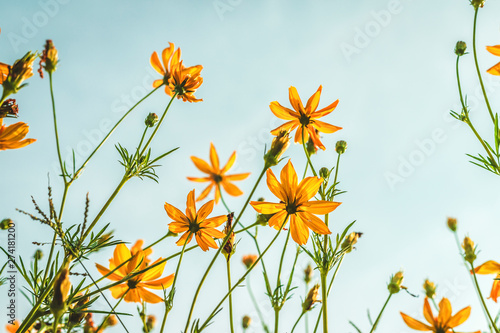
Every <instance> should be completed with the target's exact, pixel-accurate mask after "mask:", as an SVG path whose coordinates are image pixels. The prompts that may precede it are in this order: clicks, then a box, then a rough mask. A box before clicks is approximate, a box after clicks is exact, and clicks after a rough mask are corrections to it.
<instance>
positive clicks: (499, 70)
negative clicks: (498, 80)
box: [486, 45, 500, 75]
mask: <svg viewBox="0 0 500 333" xmlns="http://www.w3.org/2000/svg"><path fill="white" fill-rule="evenodd" d="M486 50H488V52H490V53H491V54H493V55H496V56H499V57H500V45H495V46H486ZM487 72H488V73H490V74H492V75H500V62H499V63H498V64H496V65H495V66H493V67H491V68H490V69H488V71H487Z"/></svg>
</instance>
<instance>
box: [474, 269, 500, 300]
mask: <svg viewBox="0 0 500 333" xmlns="http://www.w3.org/2000/svg"><path fill="white" fill-rule="evenodd" d="M474 271H475V272H476V273H477V274H496V275H497V276H496V278H497V279H500V264H499V263H497V262H496V261H493V260H489V261H487V262H485V263H484V264H482V265H480V266H478V267H476V268H475V269H474ZM499 296H500V280H493V286H492V287H491V293H490V297H489V298H491V299H492V300H493V301H495V302H497V300H498V297H499Z"/></svg>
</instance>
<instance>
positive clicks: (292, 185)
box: [280, 160, 299, 200]
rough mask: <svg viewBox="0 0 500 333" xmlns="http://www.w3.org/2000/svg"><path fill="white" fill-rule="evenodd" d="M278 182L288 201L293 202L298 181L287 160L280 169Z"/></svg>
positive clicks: (291, 165) (290, 163)
mask: <svg viewBox="0 0 500 333" xmlns="http://www.w3.org/2000/svg"><path fill="white" fill-rule="evenodd" d="M280 180H281V186H282V187H283V189H284V191H285V193H286V196H287V198H288V199H289V200H293V199H294V198H295V193H296V189H297V183H298V181H299V180H298V178H297V173H296V172H295V169H294V167H293V164H292V161H291V160H288V163H287V164H286V165H285V166H284V167H283V169H281V174H280Z"/></svg>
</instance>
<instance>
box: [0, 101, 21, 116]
mask: <svg viewBox="0 0 500 333" xmlns="http://www.w3.org/2000/svg"><path fill="white" fill-rule="evenodd" d="M18 113H19V107H18V106H17V104H16V100H15V99H12V98H9V99H8V100H6V101H5V102H3V103H2V105H0V118H7V117H11V118H17V114H18Z"/></svg>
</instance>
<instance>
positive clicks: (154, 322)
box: [146, 315, 156, 332]
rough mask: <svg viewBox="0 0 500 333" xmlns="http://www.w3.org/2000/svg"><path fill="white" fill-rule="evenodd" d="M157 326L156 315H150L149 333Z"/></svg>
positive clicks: (147, 321)
mask: <svg viewBox="0 0 500 333" xmlns="http://www.w3.org/2000/svg"><path fill="white" fill-rule="evenodd" d="M155 325H156V317H155V316H154V315H149V316H148V317H147V318H146V326H147V328H148V332H151V331H152V330H153V328H155Z"/></svg>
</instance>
